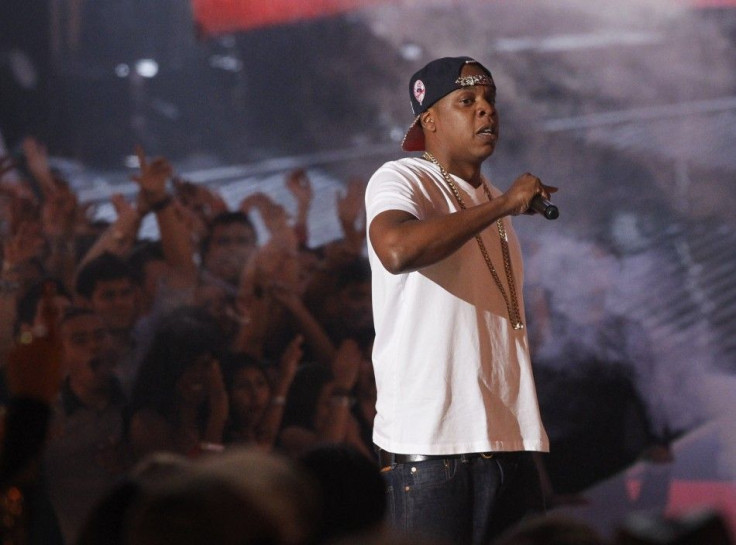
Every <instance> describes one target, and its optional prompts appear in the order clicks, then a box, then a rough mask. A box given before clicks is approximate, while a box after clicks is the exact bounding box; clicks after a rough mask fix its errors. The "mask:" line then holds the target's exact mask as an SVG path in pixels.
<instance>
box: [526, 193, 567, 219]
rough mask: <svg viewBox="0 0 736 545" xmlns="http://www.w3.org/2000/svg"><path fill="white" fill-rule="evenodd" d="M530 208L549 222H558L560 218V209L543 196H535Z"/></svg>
mask: <svg viewBox="0 0 736 545" xmlns="http://www.w3.org/2000/svg"><path fill="white" fill-rule="evenodd" d="M529 208H531V209H532V210H534V211H535V212H538V213H540V214H542V215H543V216H544V217H545V218H547V219H548V220H556V219H557V218H558V217H559V216H560V211H559V210H558V208H557V207H556V206H555V205H554V204H552V203H551V202H549V201H548V200H547V199H545V198H544V197H542V196H541V195H534V198H533V199H532V202H531V203H530V204H529Z"/></svg>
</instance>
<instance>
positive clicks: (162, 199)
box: [132, 146, 197, 288]
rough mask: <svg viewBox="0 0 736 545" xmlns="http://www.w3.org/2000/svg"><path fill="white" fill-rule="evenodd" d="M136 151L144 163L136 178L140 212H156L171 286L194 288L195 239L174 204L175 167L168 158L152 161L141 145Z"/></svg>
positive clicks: (140, 161)
mask: <svg viewBox="0 0 736 545" xmlns="http://www.w3.org/2000/svg"><path fill="white" fill-rule="evenodd" d="M135 153H136V156H137V157H138V164H139V165H140V172H139V174H137V175H136V176H133V177H132V179H133V180H134V181H135V182H136V183H137V184H138V187H139V189H140V191H139V193H138V213H139V214H140V215H141V216H143V215H145V214H147V213H149V212H153V213H155V214H156V223H157V224H158V228H159V232H160V235H161V245H162V248H163V252H164V258H165V260H166V262H167V263H168V264H169V265H170V267H171V272H172V273H173V275H174V276H173V277H171V278H170V285H175V286H177V287H179V288H191V287H192V286H193V285H194V283H195V281H196V277H197V267H196V265H195V262H194V251H195V250H194V241H193V239H192V235H191V232H190V230H189V228H188V226H187V224H186V222H185V219H184V217H183V216H182V214H181V213H180V212H179V211H178V210H180V209H178V208H177V207H176V206H174V204H175V199H174V196H173V195H171V194H170V193H169V189H168V183H169V180H170V179H171V177H172V175H173V171H174V169H173V167H172V166H171V164H170V163H169V161H168V160H167V159H165V158H164V157H156V158H154V159H153V160H151V161H149V160H148V159H147V158H146V154H145V152H144V151H143V148H142V147H141V146H136V148H135Z"/></svg>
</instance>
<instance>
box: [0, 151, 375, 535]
mask: <svg viewBox="0 0 736 545" xmlns="http://www.w3.org/2000/svg"><path fill="white" fill-rule="evenodd" d="M22 148H23V161H22V162H21V163H20V164H19V163H17V162H15V161H13V160H12V159H10V158H3V164H2V168H3V174H4V175H5V176H4V180H3V182H2V186H1V189H2V207H3V210H2V218H3V220H4V222H3V226H2V227H3V229H4V233H3V259H2V278H1V279H0V280H1V282H2V284H1V288H2V289H1V290H0V313H2V318H1V319H0V323H1V324H2V326H0V327H1V328H2V331H1V332H0V357H1V358H2V364H3V369H5V370H8V369H10V368H11V366H9V362H10V360H11V359H13V358H14V357H15V358H17V356H18V354H17V352H18V350H19V349H20V348H22V349H24V350H25V351H26V352H27V351H28V350H31V351H34V350H36V351H37V350H39V348H38V343H39V342H42V341H44V342H46V341H48V340H49V339H50V338H51V337H50V333H49V332H50V331H52V330H53V331H54V332H55V336H54V337H53V338H54V339H58V345H59V346H58V351H57V352H54V354H57V356H54V358H55V359H57V360H58V362H57V365H58V372H56V376H58V380H54V379H52V378H51V375H47V376H48V381H49V384H48V385H46V387H47V389H49V390H50V392H49V393H48V394H44V395H43V396H41V399H40V401H41V402H44V403H47V404H48V405H49V406H50V412H49V414H48V417H47V420H48V424H47V427H48V429H47V431H46V433H43V434H41V435H43V436H44V439H43V443H44V444H43V448H42V451H41V452H42V454H41V456H40V458H39V460H38V464H37V467H31V466H32V464H29V463H27V462H28V460H26V462H20V461H18V462H17V463H16V467H14V468H13V469H12V470H9V471H8V472H7V474H6V475H5V478H4V482H3V485H9V484H12V483H25V484H26V485H28V486H26V487H25V488H24V487H15V488H13V490H15V492H14V493H16V494H18V493H21V492H22V491H23V490H28V491H31V490H32V493H31V494H30V496H28V497H37V499H38V502H40V503H39V505H44V506H46V507H47V509H46V511H44V512H45V513H46V514H47V515H48V516H47V517H45V518H44V519H43V520H46V521H47V524H45V525H39V524H34V525H33V526H32V532H31V533H38V532H41V531H54V530H55V528H54V526H56V530H58V531H59V532H60V537H61V538H63V539H64V541H65V542H67V543H72V542H75V540H76V539H78V537H79V535H80V531H81V528H82V525H83V524H84V521H85V520H86V519H87V517H88V516H89V514H90V511H91V510H92V508H93V506H94V505H95V504H96V503H97V502H98V501H99V500H100V499H101V498H102V497H103V496H104V495H105V494H106V493H108V492H109V491H110V490H111V489H112V487H114V486H115V485H116V484H118V483H119V482H120V480H121V478H123V477H124V476H126V475H129V474H130V472H131V471H132V470H133V468H135V467H136V465H137V464H139V463H141V462H143V461H144V460H146V459H147V458H148V457H149V456H151V455H154V454H159V453H161V452H166V453H170V454H171V455H174V456H177V457H181V459H182V460H192V459H197V458H199V457H202V456H205V455H206V454H210V453H217V452H221V451H223V450H225V451H226V450H229V449H230V448H235V447H248V448H253V449H257V450H259V451H263V452H266V453H269V454H274V455H279V456H284V457H287V458H288V459H290V460H296V459H298V458H299V457H300V456H302V455H305V454H306V453H308V452H309V451H311V450H312V449H313V448H315V447H317V446H318V445H321V444H323V443H331V444H342V445H344V446H346V447H349V448H350V449H352V450H354V451H356V452H358V453H360V455H361V456H362V457H363V458H365V459H366V460H371V459H372V457H373V453H372V444H371V423H372V419H373V414H372V411H374V406H375V384H374V383H373V376H372V367H371V364H370V347H371V342H372V320H371V301H370V269H369V266H368V264H367V260H366V258H365V257H364V256H363V244H364V233H365V226H364V225H363V224H362V222H363V221H364V219H363V216H362V210H363V187H362V184H361V183H360V182H354V183H352V184H350V186H349V187H348V189H347V191H346V192H345V193H344V194H341V195H339V197H338V200H337V203H336V205H337V207H336V208H337V210H338V214H339V220H340V223H341V225H342V227H343V230H344V233H343V234H344V237H343V238H342V239H339V240H336V241H333V242H330V243H329V244H327V245H325V246H323V247H319V248H310V247H309V245H308V240H309V233H308V229H307V215H308V213H309V207H310V205H311V202H312V189H311V186H310V181H309V178H308V177H307V175H306V173H305V172H304V171H301V170H298V171H294V172H291V173H290V174H289V175H288V176H287V179H286V181H285V183H286V186H287V187H288V189H289V191H290V192H291V194H292V195H293V196H294V198H295V199H296V202H297V213H296V214H295V217H294V218H291V217H290V216H289V215H288V214H287V212H286V210H285V208H284V207H283V206H282V204H280V203H276V202H274V201H273V200H271V199H270V198H269V197H267V196H266V195H264V194H262V193H257V194H253V195H251V196H249V197H247V198H246V199H244V200H243V201H242V202H241V203H240V204H239V206H238V207H237V209H236V210H232V209H229V208H228V206H227V205H226V204H225V202H224V200H223V199H222V198H220V196H219V195H218V194H217V193H216V192H214V191H212V190H210V189H208V188H205V187H202V186H198V185H195V184H193V183H190V182H187V181H186V180H182V179H180V178H178V177H177V176H176V175H175V173H174V171H173V168H172V166H171V164H170V163H169V162H168V161H167V160H166V159H164V158H155V159H152V160H151V159H149V158H147V157H146V155H145V152H144V151H143V150H142V149H140V148H139V149H137V155H138V159H139V165H140V168H139V171H138V174H137V175H136V176H134V177H133V179H134V180H135V182H136V183H137V184H138V188H139V190H138V194H137V196H136V199H135V201H134V202H128V201H127V200H126V199H125V198H123V197H122V196H121V195H113V196H112V197H111V200H112V203H113V205H114V207H115V210H116V212H117V214H116V219H115V220H114V221H112V222H109V223H108V222H102V221H99V220H94V219H93V218H91V217H90V215H89V213H88V206H86V205H85V203H81V202H79V199H78V196H77V195H76V194H75V192H74V190H73V189H72V187H71V185H70V183H69V182H68V181H67V180H64V179H63V177H62V176H61V174H60V173H59V172H57V171H55V170H54V169H52V168H51V167H50V166H49V160H48V155H47V151H46V150H45V148H44V146H43V145H42V144H41V143H40V142H38V141H37V140H35V139H33V138H27V139H26V140H25V141H24V142H23V146H22ZM11 174H13V175H12V176H11ZM254 211H256V213H258V214H260V216H261V218H263V220H264V222H265V225H266V227H267V229H268V235H269V236H268V240H258V237H257V231H256V229H255V228H254V224H253V222H252V220H251V218H252V214H253V212H254ZM147 214H152V215H155V218H156V222H157V226H158V230H159V233H160V237H159V238H158V239H156V240H144V239H141V238H140V237H139V230H140V225H141V221H142V219H143V217H144V216H146V215H147ZM49 316H52V317H53V318H49ZM44 346H46V345H44ZM44 349H46V348H44ZM24 358H25V359H27V355H26V356H24ZM44 365H45V364H44ZM41 369H43V365H42V364H40V363H39V364H38V369H36V371H38V372H40V370H41ZM24 371H30V370H29V369H27V368H25V369H24ZM3 379H4V380H3V394H2V401H3V404H4V405H5V406H6V408H7V410H8V411H9V410H10V409H11V408H12V407H13V403H14V400H16V399H19V398H22V397H23V396H22V395H21V394H22V392H20V393H19V391H18V389H17V388H16V387H15V386H14V385H13V380H12V379H11V378H10V377H9V376H8V372H6V373H4V376H3ZM31 397H32V398H35V399H36V401H39V395H33V396H31ZM41 413H43V410H42V409H41ZM41 420H44V419H43V418H41ZM5 450H6V454H9V453H10V452H9V448H6V449H5ZM13 450H14V453H18V452H19V451H18V450H17V449H15V448H13ZM29 471H30V473H31V474H33V478H30V474H28V472H29ZM21 476H22V477H23V478H21ZM31 484H32V485H33V487H29V486H30V485H31ZM6 500H7V499H6ZM25 504H26V505H28V506H30V505H31V503H29V501H28V498H26V501H25ZM36 520H41V519H40V518H38V517H37V518H36ZM19 531H20V530H19ZM48 539H50V537H49V535H46V536H45V538H44V540H43V542H46V543H49V542H50V541H48Z"/></svg>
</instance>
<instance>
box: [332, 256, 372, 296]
mask: <svg viewBox="0 0 736 545" xmlns="http://www.w3.org/2000/svg"><path fill="white" fill-rule="evenodd" d="M370 281H371V266H370V263H369V262H368V259H367V258H365V257H362V256H359V257H356V258H355V259H354V260H352V261H350V262H349V263H346V264H345V265H342V266H340V267H337V268H336V269H335V291H339V290H341V289H343V288H345V287H346V286H349V285H351V284H356V283H358V284H360V283H364V282H370Z"/></svg>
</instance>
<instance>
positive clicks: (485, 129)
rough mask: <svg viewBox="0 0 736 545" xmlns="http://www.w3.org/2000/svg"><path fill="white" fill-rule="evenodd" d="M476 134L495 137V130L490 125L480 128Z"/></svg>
mask: <svg viewBox="0 0 736 545" xmlns="http://www.w3.org/2000/svg"><path fill="white" fill-rule="evenodd" d="M476 134H482V135H491V136H497V135H496V129H495V127H493V126H492V125H488V126H486V127H483V128H481V129H480V130H479V131H478V132H477V133H476Z"/></svg>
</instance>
